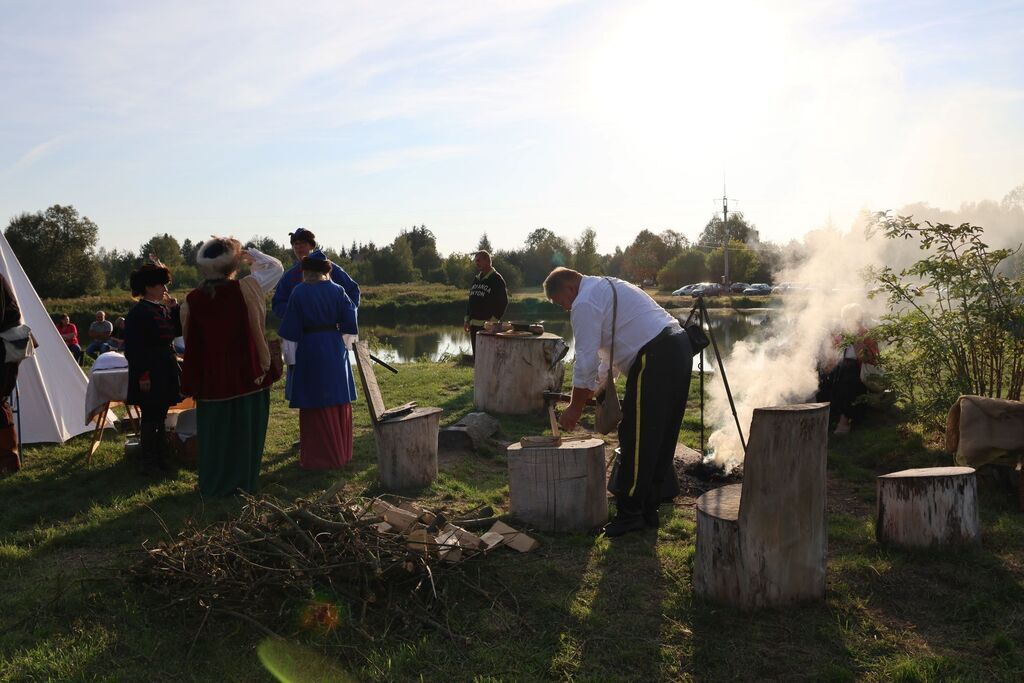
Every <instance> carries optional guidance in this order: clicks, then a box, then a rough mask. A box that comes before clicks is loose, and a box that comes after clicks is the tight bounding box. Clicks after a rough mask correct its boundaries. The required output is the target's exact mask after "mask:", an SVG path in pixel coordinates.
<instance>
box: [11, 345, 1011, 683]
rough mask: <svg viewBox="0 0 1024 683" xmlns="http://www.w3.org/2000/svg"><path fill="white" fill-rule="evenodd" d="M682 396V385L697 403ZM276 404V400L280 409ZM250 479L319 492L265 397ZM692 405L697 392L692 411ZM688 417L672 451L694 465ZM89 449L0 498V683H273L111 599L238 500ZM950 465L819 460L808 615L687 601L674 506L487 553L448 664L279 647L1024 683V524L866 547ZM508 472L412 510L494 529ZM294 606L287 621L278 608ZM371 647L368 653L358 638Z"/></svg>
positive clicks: (357, 471) (280, 490)
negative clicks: (824, 532)
mask: <svg viewBox="0 0 1024 683" xmlns="http://www.w3.org/2000/svg"><path fill="white" fill-rule="evenodd" d="M380 381H381V384H382V389H383V392H384V395H385V398H386V399H387V400H388V401H389V402H390V403H396V402H398V401H399V400H403V401H404V400H417V401H419V402H420V403H421V404H423V405H439V406H441V407H443V408H444V409H445V418H444V421H445V422H450V421H453V420H455V419H456V418H458V417H459V416H460V415H462V414H464V413H466V412H468V411H470V410H472V405H471V404H472V376H471V370H469V369H466V368H461V367H457V366H454V365H447V364H441V365H438V364H426V363H414V364H408V365H403V366H401V372H400V374H398V375H390V374H389V373H381V376H380ZM695 387H696V382H694V384H693V388H695ZM278 389H279V388H278ZM273 396H274V398H273V403H272V410H271V422H270V429H269V435H268V440H267V449H266V455H265V458H264V466H263V476H262V486H263V490H264V491H265V492H268V493H271V494H273V495H275V496H277V497H280V498H284V499H291V498H295V497H299V496H305V495H308V494H310V493H311V492H313V491H316V490H319V489H322V488H325V487H326V486H328V485H330V484H331V483H333V482H334V481H335V479H336V477H337V476H338V475H337V474H323V473H309V472H304V471H302V470H300V469H299V468H298V466H297V462H296V460H297V455H296V453H295V452H294V451H293V450H292V447H291V444H292V441H293V440H294V439H295V438H297V432H298V420H297V416H296V414H295V413H294V412H292V411H291V410H289V409H288V408H287V407H286V405H285V404H284V402H283V399H282V397H281V394H280V391H279V390H277V391H275V392H274V395H273ZM691 396H692V397H693V398H695V396H693V392H691ZM354 412H355V416H356V425H355V426H356V432H355V458H354V460H353V462H352V463H351V464H350V466H349V468H348V469H347V470H346V471H344V472H342V473H341V475H340V476H341V477H343V478H344V479H345V480H346V481H347V491H348V492H350V493H359V492H362V491H364V490H366V489H368V488H371V487H372V486H373V484H374V481H375V473H376V464H375V457H374V447H373V439H372V434H371V432H370V429H369V424H368V418H367V416H366V412H365V408H364V406H363V405H362V404H357V406H356V410H355V411H354ZM544 422H545V421H544V419H542V418H540V417H537V418H533V417H527V418H515V419H505V420H503V421H502V428H503V431H504V433H505V435H506V436H507V437H508V438H510V439H514V438H518V437H519V436H520V435H522V434H524V433H542V430H543V425H544ZM696 427H697V423H696V421H695V418H694V417H688V419H687V421H686V424H685V428H686V431H685V432H684V434H683V436H682V440H684V441H686V442H688V443H690V444H691V445H695V441H696V433H695V431H694V430H695V429H696ZM86 447H87V439H86V438H78V439H75V440H73V441H71V442H69V443H68V444H65V445H63V446H45V447H38V446H33V447H29V448H27V450H26V467H25V469H24V470H23V471H22V472H20V473H19V474H17V475H15V476H10V477H7V478H5V479H2V480H0V501H2V506H0V577H2V579H3V580H2V582H0V586H2V589H0V681H35V680H40V681H42V680H75V681H107V680H111V681H122V680H123V681H171V680H174V681H177V680H200V681H261V680H272V679H271V677H270V675H269V674H268V673H266V671H265V670H264V669H263V667H262V665H261V664H260V662H259V660H258V658H257V656H256V652H255V650H256V647H257V645H258V643H259V642H260V640H261V639H262V636H261V634H260V633H258V632H257V631H256V630H255V629H254V628H253V627H251V626H250V625H249V624H247V623H245V622H242V621H238V620H233V619H230V618H226V617H218V618H210V619H209V621H208V623H206V624H203V625H202V631H201V633H200V635H199V637H198V638H197V637H196V636H197V633H199V632H200V626H201V624H202V619H201V613H200V611H199V610H198V609H195V608H180V609H169V610H168V609H161V608H162V604H160V603H155V602H153V601H152V600H151V599H150V598H148V597H146V596H145V595H141V594H139V593H138V592H137V591H136V590H133V588H132V585H131V584H130V583H128V582H126V581H124V579H123V571H124V568H125V567H127V566H129V565H131V564H132V563H134V562H136V561H137V560H138V558H139V556H140V554H141V548H142V546H143V544H147V545H152V544H153V543H155V542H157V541H158V540H160V539H162V538H168V536H169V535H173V534H174V533H175V532H176V531H177V530H179V529H180V528H182V526H183V525H184V524H185V522H186V520H192V521H193V522H195V523H196V524H199V525H203V524H206V523H210V522H213V521H216V520H221V519H225V518H228V517H230V516H231V515H233V514H235V513H236V512H237V511H238V509H239V506H240V501H239V500H237V499H226V500H211V501H203V500H202V499H200V498H199V496H198V494H197V493H196V491H195V484H196V479H195V474H194V473H193V472H190V471H181V472H180V473H179V474H178V475H177V476H174V477H171V478H167V479H164V480H153V479H150V478H146V477H144V476H142V475H141V474H138V473H137V472H136V471H135V469H134V468H133V467H132V466H130V465H129V464H128V463H126V462H124V460H123V458H122V453H121V440H120V439H119V438H117V437H112V435H111V434H110V433H108V437H107V439H106V440H105V441H104V445H103V446H102V447H101V449H100V451H99V452H98V454H97V457H96V458H95V459H94V460H93V462H92V463H91V464H90V465H86V464H85V452H86ZM945 462H947V456H945V455H944V454H942V453H940V452H938V451H937V450H936V449H935V448H934V447H933V445H932V443H931V441H930V440H929V438H928V437H927V436H926V435H922V434H920V433H919V432H917V431H916V430H914V429H913V428H911V427H908V426H907V425H903V424H901V423H900V422H899V421H898V420H896V419H894V418H891V417H889V418H885V417H884V416H876V417H875V419H874V423H873V424H870V425H868V426H866V427H864V428H862V429H860V430H855V431H854V432H853V433H852V434H850V435H849V436H848V437H847V438H845V439H842V440H837V439H833V443H832V444H831V447H830V454H829V476H830V482H829V487H830V491H829V569H828V593H827V598H826V600H825V601H824V602H822V603H820V604H812V605H806V606H800V607H794V608H790V609H784V610H767V611H763V612H758V613H755V614H739V613H736V612H734V611H732V610H730V609H727V608H724V607H720V606H716V605H712V604H706V603H704V602H702V601H700V600H698V599H697V598H695V597H694V595H693V593H692V591H691V557H692V554H693V550H694V511H693V500H694V498H693V496H694V495H695V494H696V491H694V490H693V489H692V488H691V489H688V490H687V491H686V492H684V494H683V495H681V496H680V497H679V498H678V499H677V500H676V504H675V506H674V507H664V508H663V509H662V515H663V516H662V527H661V529H660V530H658V532H657V533H654V532H646V533H641V534H633V535H631V536H627V537H624V538H622V539H618V540H615V541H614V542H611V541H609V540H608V539H605V538H603V537H593V536H587V535H548V534H540V533H538V534H536V536H537V537H538V538H539V539H540V540H541V542H542V544H543V545H542V548H541V549H540V550H539V551H537V552H535V553H531V554H528V555H518V554H515V553H511V552H504V551H502V552H497V553H495V554H493V555H490V556H487V557H485V558H482V559H481V560H479V561H476V562H474V563H472V564H470V565H467V571H473V572H479V578H480V583H481V585H482V586H483V588H484V589H485V590H487V591H488V592H489V593H491V594H492V595H498V594H502V595H504V596H505V599H504V600H503V602H504V603H506V604H507V603H509V602H510V601H511V598H510V597H509V596H511V595H514V596H515V601H516V602H517V604H518V610H517V611H516V610H512V609H508V608H497V607H494V606H493V605H492V604H491V603H490V602H489V601H488V600H486V599H484V598H483V597H480V596H479V595H477V594H475V593H468V592H467V594H466V595H462V596H459V597H457V599H455V600H454V603H453V604H451V605H450V621H449V624H448V626H449V627H450V628H451V629H452V630H453V631H455V632H457V633H460V634H465V635H467V636H469V637H470V638H471V643H472V644H471V645H470V646H468V647H467V646H459V645H455V644H453V643H451V642H450V641H448V640H447V639H446V638H445V637H444V636H442V635H440V634H438V633H436V632H432V631H429V630H418V631H416V630H412V631H409V632H408V633H407V634H406V636H405V637H402V638H394V637H392V638H389V639H387V640H384V641H382V642H375V643H369V644H368V643H367V641H366V640H365V638H363V637H359V638H356V637H355V636H354V635H353V634H352V632H350V631H347V630H346V629H345V628H344V627H343V628H342V629H340V630H339V631H336V632H335V633H334V634H333V635H332V636H329V637H321V638H319V639H317V638H313V637H310V636H303V635H297V634H296V633H294V631H295V630H296V629H294V628H293V627H290V626H289V624H290V623H294V622H293V621H290V619H292V617H293V616H294V615H285V618H283V619H282V623H281V624H280V625H279V631H280V632H282V633H286V634H288V635H289V636H290V637H293V638H294V639H295V640H297V641H300V642H303V643H305V644H306V645H308V646H310V647H312V648H314V649H316V650H317V651H319V652H321V653H323V654H324V655H326V656H327V657H329V658H330V659H332V660H333V661H336V662H338V663H339V664H340V665H341V666H343V667H344V668H345V669H347V670H348V671H351V672H352V673H353V674H354V675H355V676H356V677H357V678H358V679H359V680H364V679H365V680H420V679H422V680H427V681H462V680H467V681H469V680H477V681H491V680H546V679H554V680H600V681H604V680H623V681H641V680H679V679H684V680H685V679H690V680H769V679H770V680H799V679H804V680H831V681H846V680H858V679H861V680H898V681H932V680H978V681H990V680H1005V681H1011V680H1020V671H1021V669H1022V667H1024V609H1022V608H1021V605H1022V604H1024V515H1022V514H1021V513H1018V512H1016V510H1015V506H1014V499H1013V498H1012V496H1011V494H1010V493H1009V492H1008V491H1006V490H1004V489H1002V488H1000V487H999V486H997V485H994V484H991V483H989V482H988V480H983V482H982V486H981V491H980V495H981V499H982V502H983V508H982V522H983V539H984V540H983V544H982V546H981V547H980V548H977V549H974V550H968V551H960V552H955V553H952V552H951V553H942V552H913V553H911V552H900V551H894V550H886V549H883V548H881V547H879V546H878V545H877V544H876V543H875V542H874V537H873V536H874V534H873V497H874V476H875V475H876V474H878V473H882V472H887V471H893V470H896V469H902V468H904V467H909V466H918V465H930V464H940V463H945ZM507 493H508V489H507V478H506V469H505V460H504V456H503V455H501V454H493V455H487V456H480V455H468V454H461V455H454V456H452V455H445V454H442V458H441V474H440V476H439V477H438V479H437V481H436V482H435V484H434V485H433V486H432V487H430V488H429V489H428V490H426V491H424V492H423V493H422V495H421V498H422V499H423V500H424V501H426V502H427V503H428V504H440V505H444V506H446V507H449V508H469V507H472V506H474V505H477V504H480V503H488V504H491V505H494V506H496V507H498V508H501V509H505V508H507ZM297 608H298V606H296V609H297ZM370 635H372V634H370Z"/></svg>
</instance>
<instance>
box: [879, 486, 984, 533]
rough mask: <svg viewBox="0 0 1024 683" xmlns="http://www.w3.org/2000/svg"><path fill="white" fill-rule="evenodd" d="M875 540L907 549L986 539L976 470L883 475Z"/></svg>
mask: <svg viewBox="0 0 1024 683" xmlns="http://www.w3.org/2000/svg"><path fill="white" fill-rule="evenodd" d="M876 481H877V492H878V497H877V506H878V508H877V510H876V512H877V520H876V523H875V538H876V539H878V542H879V543H883V544H885V545H894V546H902V547H906V548H928V547H932V546H955V545H972V544H976V543H978V542H979V541H980V540H981V525H980V522H979V520H978V483H977V480H976V479H975V477H974V468H973V467H922V468H919V469H912V470H903V471H901V472H892V473H891V474H883V475H882V476H880V477H878V479H877V480H876Z"/></svg>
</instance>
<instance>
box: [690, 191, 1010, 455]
mask: <svg viewBox="0 0 1024 683" xmlns="http://www.w3.org/2000/svg"><path fill="white" fill-rule="evenodd" d="M893 213H894V214H896V215H904V216H906V215H910V216H913V217H914V220H915V221H917V222H923V221H925V220H930V221H932V222H942V223H949V224H952V225H958V224H960V223H965V222H970V223H973V224H975V225H980V226H982V227H984V228H985V239H986V242H987V244H989V246H991V247H993V248H1002V247H1010V248H1014V247H1016V246H1018V245H1019V244H1020V242H1021V240H1022V239H1024V186H1021V188H1018V189H1017V190H1015V191H1014V192H1011V193H1010V194H1009V195H1007V197H1006V198H1005V199H1004V200H1003V201H1002V202H995V201H989V200H987V201H982V202H978V203H971V204H964V205H962V206H961V207H960V209H959V210H957V211H949V210H942V209H937V208H934V207H932V206H929V205H927V204H912V205H908V206H905V207H902V208H900V209H898V210H896V211H894V212H893ZM869 223H870V216H869V215H868V214H867V213H866V212H865V213H864V214H862V216H861V217H860V218H859V219H858V221H857V223H856V224H855V225H853V226H851V228H850V229H849V230H847V231H841V230H837V229H835V228H832V227H828V228H821V229H818V230H814V231H812V232H810V233H808V234H807V235H806V236H805V237H804V240H803V242H802V243H801V244H799V245H793V246H794V247H795V249H794V251H796V252H800V253H802V254H804V255H805V258H803V259H801V260H800V263H799V264H798V265H790V266H788V267H785V268H783V269H782V270H781V271H780V272H778V273H776V274H775V282H776V283H789V284H790V285H791V289H790V290H789V291H787V292H786V293H784V294H782V299H783V307H782V308H781V310H778V311H775V312H772V313H771V314H770V315H771V317H770V323H769V324H768V325H767V326H766V327H765V330H764V332H763V333H762V334H759V335H756V336H755V337H754V338H751V339H747V340H744V341H740V342H737V343H736V344H735V346H734V347H733V350H732V352H731V353H730V354H729V356H728V357H727V358H725V359H724V365H725V371H726V373H727V376H728V379H729V384H730V386H731V388H732V392H733V399H734V401H735V403H736V412H737V415H738V417H739V423H740V426H741V427H742V429H743V434H744V437H746V436H747V435H748V434H749V432H750V421H751V418H752V416H753V412H754V409H755V408H758V407H766V406H775V405H785V404H790V403H803V402H808V401H813V400H814V395H815V393H816V392H817V388H818V368H819V366H820V364H821V362H822V361H823V360H824V359H825V357H826V354H828V353H830V352H831V351H832V344H833V334H834V333H835V332H837V331H838V330H840V329H841V321H840V313H841V311H842V309H843V307H844V306H846V305H847V304H859V305H860V306H861V307H862V308H863V311H864V320H865V322H866V323H867V324H868V325H869V326H870V324H871V322H872V321H874V320H877V319H878V318H880V317H881V315H883V314H884V313H885V312H886V301H885V299H884V297H877V298H871V297H870V296H869V291H870V289H871V287H872V286H873V283H869V282H867V281H866V271H867V269H868V268H878V267H881V266H885V265H887V266H890V267H892V268H896V269H900V268H905V267H907V266H909V265H910V264H911V263H913V262H914V261H916V260H918V259H920V258H921V256H922V252H921V251H920V249H919V248H918V245H917V243H916V242H912V241H890V240H886V239H885V238H884V236H882V235H880V234H875V233H873V232H872V231H871V230H869V227H870V226H869ZM713 315H714V313H713V312H712V316H713ZM708 394H709V397H708V401H709V411H708V421H709V423H710V424H711V425H713V429H714V431H713V433H712V435H711V437H710V438H709V439H708V447H709V456H710V459H711V460H712V461H713V462H714V463H715V464H717V465H718V466H720V467H724V468H726V469H731V468H732V467H733V466H735V465H737V464H739V463H741V462H742V461H743V448H742V446H741V443H740V439H739V435H738V433H737V430H736V424H735V422H734V419H733V416H732V410H731V408H730V405H729V401H728V398H727V396H726V392H725V387H724V384H723V383H722V382H721V381H719V380H718V379H717V378H715V379H713V380H712V381H711V382H710V383H709V385H708Z"/></svg>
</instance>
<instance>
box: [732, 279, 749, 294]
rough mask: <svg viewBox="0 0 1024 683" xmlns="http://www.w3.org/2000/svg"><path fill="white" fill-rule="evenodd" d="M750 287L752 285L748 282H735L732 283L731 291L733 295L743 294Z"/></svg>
mask: <svg viewBox="0 0 1024 683" xmlns="http://www.w3.org/2000/svg"><path fill="white" fill-rule="evenodd" d="M749 286H750V285H749V284H747V283H746V282H734V283H732V285H730V286H729V289H731V290H732V293H733V294H742V293H743V290H745V289H746V288H747V287H749Z"/></svg>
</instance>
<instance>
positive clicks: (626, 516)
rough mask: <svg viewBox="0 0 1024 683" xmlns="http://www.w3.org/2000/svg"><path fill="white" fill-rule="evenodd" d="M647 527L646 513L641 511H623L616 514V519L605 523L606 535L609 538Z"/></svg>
mask: <svg viewBox="0 0 1024 683" xmlns="http://www.w3.org/2000/svg"><path fill="white" fill-rule="evenodd" d="M646 528H647V523H646V522H645V521H644V515H643V513H640V512H623V511H621V510H620V511H619V512H617V513H616V514H615V519H613V520H612V521H610V522H608V523H607V524H605V525H604V535H605V536H607V537H609V538H615V537H616V536H622V535H623V534H628V533H629V532H631V531H643V530H644V529H646Z"/></svg>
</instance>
